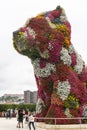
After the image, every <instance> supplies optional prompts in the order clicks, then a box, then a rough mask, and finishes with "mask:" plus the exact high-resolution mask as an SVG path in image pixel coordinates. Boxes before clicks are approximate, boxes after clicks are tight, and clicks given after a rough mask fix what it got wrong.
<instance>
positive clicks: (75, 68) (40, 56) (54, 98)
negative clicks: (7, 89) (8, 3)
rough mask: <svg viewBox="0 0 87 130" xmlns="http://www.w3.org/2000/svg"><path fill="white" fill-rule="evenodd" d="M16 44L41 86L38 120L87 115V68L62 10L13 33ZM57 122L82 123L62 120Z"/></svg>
mask: <svg viewBox="0 0 87 130" xmlns="http://www.w3.org/2000/svg"><path fill="white" fill-rule="evenodd" d="M13 45H14V47H15V49H16V50H17V51H18V52H19V53H20V54H23V55H26V56H28V57H29V58H30V59H31V63H32V65H33V68H34V75H35V79H36V84H37V87H38V101H37V105H36V116H37V117H49V118H50V117H52V118H53V117H54V118H72V117H73V118H74V117H83V116H86V114H85V113H86V110H87V106H86V102H87V88H86V83H87V69H86V67H85V63H84V61H83V60H82V58H81V56H80V55H79V54H78V53H77V52H76V50H75V49H74V47H73V44H72V43H71V26H70V23H69V21H68V20H67V17H66V15H65V12H64V9H63V8H62V7H60V6H57V7H56V9H54V10H52V11H47V12H44V13H42V14H40V15H37V16H36V17H33V18H30V19H28V20H27V22H26V23H25V25H24V26H23V27H21V28H19V29H18V30H17V31H15V32H13ZM47 123H54V121H53V120H48V121H47ZM56 123H57V124H60V123H61V124H69V123H79V120H75V119H74V120H73V119H72V120H71V119H60V120H57V121H56Z"/></svg>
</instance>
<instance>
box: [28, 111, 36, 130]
mask: <svg viewBox="0 0 87 130" xmlns="http://www.w3.org/2000/svg"><path fill="white" fill-rule="evenodd" d="M31 125H32V127H33V129H34V130H35V126H34V116H33V114H32V113H30V115H29V129H30V130H31Z"/></svg>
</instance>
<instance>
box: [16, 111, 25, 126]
mask: <svg viewBox="0 0 87 130" xmlns="http://www.w3.org/2000/svg"><path fill="white" fill-rule="evenodd" d="M23 115H24V114H23V110H22V109H19V110H18V118H17V121H18V124H17V127H18V128H21V124H22V128H23Z"/></svg>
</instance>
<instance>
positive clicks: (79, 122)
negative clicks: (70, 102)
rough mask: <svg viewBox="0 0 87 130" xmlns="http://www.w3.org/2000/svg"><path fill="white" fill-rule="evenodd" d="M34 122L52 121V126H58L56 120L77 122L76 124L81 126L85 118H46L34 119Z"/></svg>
mask: <svg viewBox="0 0 87 130" xmlns="http://www.w3.org/2000/svg"><path fill="white" fill-rule="evenodd" d="M35 119H36V121H38V122H39V121H41V120H42V121H43V122H44V121H45V120H54V125H56V124H58V123H57V120H78V124H80V125H81V124H82V120H83V119H87V117H75V118H74V117H72V118H48V117H35Z"/></svg>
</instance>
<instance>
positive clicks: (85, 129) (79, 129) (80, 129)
mask: <svg viewBox="0 0 87 130" xmlns="http://www.w3.org/2000/svg"><path fill="white" fill-rule="evenodd" d="M36 129H37V130H87V124H73V125H49V124H45V123H40V122H39V123H37V122H36Z"/></svg>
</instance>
